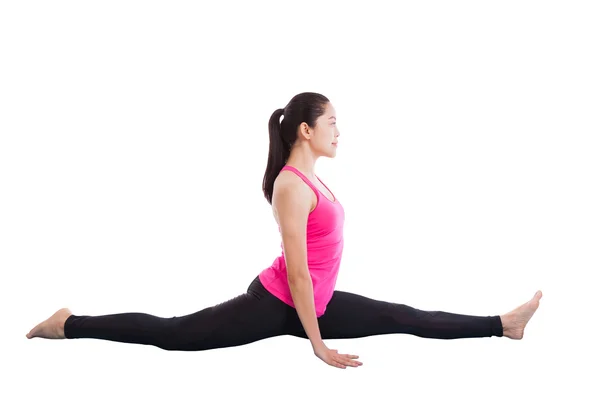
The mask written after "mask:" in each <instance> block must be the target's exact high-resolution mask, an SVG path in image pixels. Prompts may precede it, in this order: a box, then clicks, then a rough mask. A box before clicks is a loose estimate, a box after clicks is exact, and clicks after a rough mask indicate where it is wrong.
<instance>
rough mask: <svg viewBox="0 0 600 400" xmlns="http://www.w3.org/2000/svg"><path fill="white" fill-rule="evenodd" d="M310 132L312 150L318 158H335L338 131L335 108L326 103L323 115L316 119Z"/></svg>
mask: <svg viewBox="0 0 600 400" xmlns="http://www.w3.org/2000/svg"><path fill="white" fill-rule="evenodd" d="M311 131H312V133H313V134H312V137H311V139H310V144H311V148H312V150H313V151H314V152H315V153H316V154H317V155H319V156H321V155H322V156H325V157H335V155H336V152H337V144H336V143H337V142H338V136H340V131H339V130H338V128H337V121H336V115H335V108H333V106H332V105H331V103H327V108H326V109H325V113H324V114H323V115H321V116H320V117H319V118H318V119H317V123H316V126H315V129H314V130H311Z"/></svg>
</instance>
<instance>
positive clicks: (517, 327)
mask: <svg viewBox="0 0 600 400" xmlns="http://www.w3.org/2000/svg"><path fill="white" fill-rule="evenodd" d="M541 298H542V292H541V290H538V291H537V292H535V295H534V296H533V298H532V299H531V300H529V301H528V302H527V303H525V304H522V305H521V306H519V307H517V308H515V309H514V310H512V311H511V312H509V313H506V314H504V315H501V316H500V319H501V320H502V328H503V330H504V336H506V337H509V338H511V339H517V340H520V339H523V334H524V333H525V326H526V325H527V322H529V320H530V319H531V317H532V316H533V314H534V313H535V311H536V310H537V309H538V307H539V305H540V299H541Z"/></svg>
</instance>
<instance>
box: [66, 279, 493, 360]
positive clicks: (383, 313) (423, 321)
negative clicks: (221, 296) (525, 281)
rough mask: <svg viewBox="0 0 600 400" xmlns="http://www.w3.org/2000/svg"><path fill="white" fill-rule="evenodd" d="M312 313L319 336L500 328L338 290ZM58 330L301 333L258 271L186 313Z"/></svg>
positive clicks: (192, 345) (123, 338) (220, 342)
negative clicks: (241, 286) (238, 291)
mask: <svg viewBox="0 0 600 400" xmlns="http://www.w3.org/2000/svg"><path fill="white" fill-rule="evenodd" d="M318 321H319V329H320V332H321V337H322V339H348V338H360V337H365V336H372V335H383V334H391V333H408V334H411V335H416V336H420V337H424V338H435V339H458V338H475V337H491V336H500V337H501V336H503V330H502V322H501V320H500V316H499V315H495V316H472V315H461V314H451V313H447V312H443V311H422V310H418V309H415V308H412V307H410V306H407V305H404V304H396V303H389V302H385V301H380V300H372V299H369V298H367V297H363V296H359V295H356V294H352V293H347V292H342V291H338V290H336V291H335V292H334V294H333V297H332V298H331V300H330V302H329V304H328V305H327V309H326V311H325V314H323V315H322V316H321V317H319V318H318ZM64 331H65V337H66V338H68V339H79V338H94V339H104V340H111V341H115V342H123V343H137V344H144V345H153V346H157V347H159V348H162V349H165V350H184V351H197V350H209V349H217V348H221V347H231V346H239V345H243V344H247V343H251V342H255V341H258V340H262V339H266V338H269V337H274V336H280V335H292V336H297V337H300V338H305V339H306V338H307V336H306V333H305V332H304V328H303V327H302V323H301V322H300V318H299V317H298V314H297V312H296V309H295V308H293V307H290V306H289V305H287V304H285V303H284V302H282V301H281V300H279V299H278V298H277V297H275V296H273V295H272V294H271V293H270V292H268V291H267V290H266V289H265V287H264V286H263V285H262V284H261V282H260V280H259V279H258V277H256V278H255V279H254V280H253V281H252V283H251V284H250V286H249V287H248V290H247V292H246V293H244V294H242V295H239V296H237V297H235V298H232V299H230V300H228V301H226V302H224V303H221V304H218V305H215V306H212V307H207V308H205V309H203V310H200V311H198V312H195V313H192V314H189V315H185V316H181V317H172V318H162V317H157V316H154V315H149V314H144V313H122V314H111V315H100V316H85V315H71V316H69V318H67V320H66V322H65V329H64Z"/></svg>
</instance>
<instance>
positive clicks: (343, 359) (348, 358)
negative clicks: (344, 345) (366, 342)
mask: <svg viewBox="0 0 600 400" xmlns="http://www.w3.org/2000/svg"><path fill="white" fill-rule="evenodd" d="M353 358H358V356H353V355H349V354H340V355H338V356H337V357H336V358H335V361H336V362H338V363H340V364H343V365H347V366H349V367H358V366H361V365H362V362H360V361H354V360H353Z"/></svg>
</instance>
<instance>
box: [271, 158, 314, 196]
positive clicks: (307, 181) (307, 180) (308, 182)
mask: <svg viewBox="0 0 600 400" xmlns="http://www.w3.org/2000/svg"><path fill="white" fill-rule="evenodd" d="M286 169H287V170H288V171H292V172H293V173H295V174H296V175H298V176H299V177H300V178H302V180H303V181H304V182H306V184H307V185H308V186H310V187H311V188H312V190H313V191H314V192H315V194H316V195H317V199H318V198H319V197H320V196H321V192H319V189H317V187H316V186H315V185H314V184H313V183H312V182H311V181H310V180H309V179H308V178H307V177H306V176H305V175H304V174H303V173H302V172H300V171H299V170H298V169H297V168H295V167H292V166H291V165H285V166H284V167H283V168H282V169H281V170H282V171H284V170H286Z"/></svg>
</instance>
